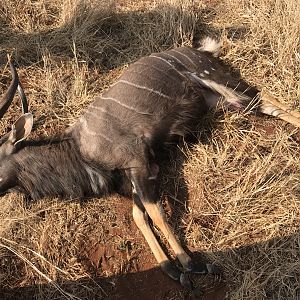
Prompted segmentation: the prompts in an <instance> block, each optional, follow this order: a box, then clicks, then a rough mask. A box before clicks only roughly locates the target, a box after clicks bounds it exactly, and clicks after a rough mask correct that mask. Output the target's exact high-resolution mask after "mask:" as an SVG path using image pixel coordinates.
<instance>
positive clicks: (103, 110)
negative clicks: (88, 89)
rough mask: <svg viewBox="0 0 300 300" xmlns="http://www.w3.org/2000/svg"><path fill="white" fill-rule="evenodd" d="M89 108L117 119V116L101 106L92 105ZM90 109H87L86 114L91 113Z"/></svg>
mask: <svg viewBox="0 0 300 300" xmlns="http://www.w3.org/2000/svg"><path fill="white" fill-rule="evenodd" d="M89 108H92V109H95V110H99V111H102V112H103V113H104V114H105V115H108V116H110V117H113V118H117V117H116V116H115V115H113V114H111V113H109V112H108V111H107V110H106V109H104V108H102V107H100V106H95V105H93V104H90V106H89ZM89 108H88V109H87V111H86V112H89V111H90V109H89Z"/></svg>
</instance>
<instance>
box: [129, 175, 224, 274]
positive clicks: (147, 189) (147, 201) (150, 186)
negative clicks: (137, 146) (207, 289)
mask: <svg viewBox="0 0 300 300" xmlns="http://www.w3.org/2000/svg"><path fill="white" fill-rule="evenodd" d="M137 173H138V172H135V173H133V172H131V173H130V179H131V182H132V184H133V190H134V195H135V197H136V201H139V203H140V204H141V205H140V206H142V207H143V208H144V209H145V211H146V212H147V214H148V215H149V216H150V218H151V219H152V221H153V223H154V224H155V225H156V226H157V227H158V228H159V229H160V230H161V231H162V233H163V234H164V236H165V237H166V239H167V241H168V242H169V244H170V246H171V248H172V249H173V251H174V252H175V254H176V257H177V258H178V260H179V262H180V263H181V265H182V266H183V268H184V270H185V271H188V272H193V273H198V274H206V273H219V271H218V269H217V268H216V267H214V266H213V265H211V264H195V263H194V262H193V261H192V259H191V258H190V256H189V255H188V254H187V253H186V252H185V251H184V249H183V248H182V246H181V245H180V243H179V242H178V240H177V238H176V237H175V235H174V233H173V231H172V229H171V228H170V226H169V224H168V223H167V220H166V216H165V213H164V211H163V209H162V207H161V205H160V204H159V203H158V200H157V199H158V197H157V195H156V189H155V183H156V180H154V179H153V178H152V177H151V176H142V177H140V176H138V174H137ZM149 178H151V180H149ZM134 209H136V208H134ZM138 226H139V225H138ZM149 228H150V227H149ZM150 230H151V228H150ZM142 232H143V231H142ZM144 232H145V230H144ZM144 232H143V234H144ZM147 234H148V235H149V236H150V232H149V230H148V231H147ZM151 235H153V232H152V231H151ZM144 236H145V238H146V240H147V241H148V239H147V236H146V235H145V234H144ZM154 238H155V236H154ZM156 242H157V241H156ZM148 243H149V241H148ZM157 245H158V246H159V244H158V243H157ZM150 247H151V245H150ZM159 247H160V246H159ZM151 249H152V248H151ZM155 249H157V246H156V247H155ZM152 251H153V249H152ZM153 253H154V251H153ZM158 262H159V263H160V261H158ZM161 266H162V265H161ZM171 277H172V276H171Z"/></svg>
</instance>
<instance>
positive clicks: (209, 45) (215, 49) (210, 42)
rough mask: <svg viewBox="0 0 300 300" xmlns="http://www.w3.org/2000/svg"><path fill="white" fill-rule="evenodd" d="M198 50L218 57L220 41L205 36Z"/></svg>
mask: <svg viewBox="0 0 300 300" xmlns="http://www.w3.org/2000/svg"><path fill="white" fill-rule="evenodd" d="M198 50H200V51H207V52H210V53H212V54H213V56H215V57H218V56H219V53H220V50H221V43H220V41H218V40H216V39H214V38H211V37H209V36H207V37H205V38H204V39H203V40H202V41H201V46H200V47H199V48H198Z"/></svg>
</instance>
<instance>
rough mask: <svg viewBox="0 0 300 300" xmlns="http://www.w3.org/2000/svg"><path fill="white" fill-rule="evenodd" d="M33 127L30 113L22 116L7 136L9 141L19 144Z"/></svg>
mask: <svg viewBox="0 0 300 300" xmlns="http://www.w3.org/2000/svg"><path fill="white" fill-rule="evenodd" d="M32 127H33V116H32V114H31V113H26V114H24V115H22V116H21V117H20V118H19V119H18V120H17V121H16V122H15V124H13V126H12V130H11V132H10V134H9V137H8V139H9V141H10V142H11V143H12V144H13V145H16V144H18V143H19V142H21V141H23V140H25V139H26V138H27V137H28V135H29V134H30V132H31V130H32Z"/></svg>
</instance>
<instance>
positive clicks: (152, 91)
mask: <svg viewBox="0 0 300 300" xmlns="http://www.w3.org/2000/svg"><path fill="white" fill-rule="evenodd" d="M119 82H121V83H125V84H128V85H131V86H134V87H135V88H137V89H141V90H146V91H148V92H150V93H154V94H157V95H159V96H161V97H163V98H167V99H171V97H169V96H168V95H165V94H164V93H161V92H159V91H156V90H153V89H151V88H148V87H146V86H142V85H139V84H136V83H133V82H130V81H127V80H123V79H121V80H118V83H119Z"/></svg>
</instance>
